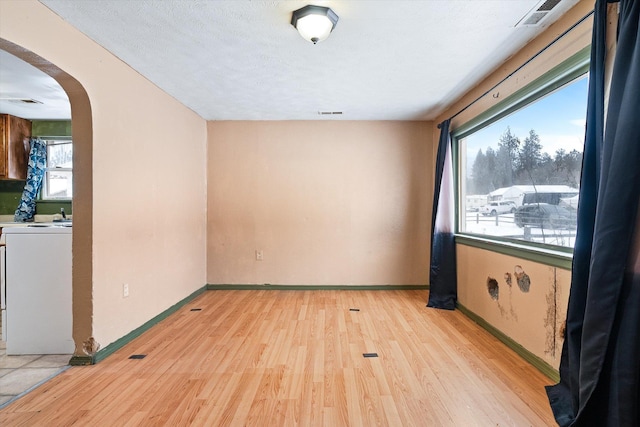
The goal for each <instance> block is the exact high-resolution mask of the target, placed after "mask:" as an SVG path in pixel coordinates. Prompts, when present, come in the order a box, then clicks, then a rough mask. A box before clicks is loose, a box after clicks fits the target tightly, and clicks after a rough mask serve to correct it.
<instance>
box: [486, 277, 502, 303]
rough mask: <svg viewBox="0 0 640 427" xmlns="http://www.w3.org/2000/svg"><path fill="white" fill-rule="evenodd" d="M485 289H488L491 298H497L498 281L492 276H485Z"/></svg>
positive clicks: (498, 290)
mask: <svg viewBox="0 0 640 427" xmlns="http://www.w3.org/2000/svg"><path fill="white" fill-rule="evenodd" d="M487 291H489V296H490V297H491V299H494V300H497V299H498V297H499V293H500V286H499V285H498V281H497V280H496V279H494V278H493V277H487Z"/></svg>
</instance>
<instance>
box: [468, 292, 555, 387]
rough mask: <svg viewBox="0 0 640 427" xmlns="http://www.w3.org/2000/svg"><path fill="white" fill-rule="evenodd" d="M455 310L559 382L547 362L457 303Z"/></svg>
mask: <svg viewBox="0 0 640 427" xmlns="http://www.w3.org/2000/svg"><path fill="white" fill-rule="evenodd" d="M457 308H458V310H460V312H462V313H463V314H464V315H465V316H467V317H468V318H470V319H471V320H473V321H474V322H476V323H477V324H478V325H480V326H481V327H482V328H484V329H485V330H486V331H487V332H489V333H490V334H491V335H493V336H494V337H496V338H497V339H499V340H500V341H502V343H503V344H505V345H506V346H507V347H509V348H510V349H511V350H513V351H515V352H516V353H517V354H518V355H519V356H520V357H522V358H523V359H524V360H526V361H527V362H529V363H530V364H531V365H533V366H534V367H535V368H537V369H538V370H539V371H540V372H542V373H543V374H545V375H546V376H547V377H549V378H550V379H551V380H553V381H554V382H556V383H557V382H559V381H560V374H559V373H558V371H557V370H556V369H554V368H553V367H551V365H549V364H548V363H547V362H545V361H544V360H542V359H541V358H539V357H538V356H536V355H535V354H533V353H531V352H530V351H529V350H527V349H526V348H524V347H523V346H522V345H520V344H518V343H517V342H516V341H514V340H513V339H512V338H509V337H508V336H507V335H505V334H504V333H503V332H502V331H500V330H499V329H497V328H496V327H495V326H493V325H491V324H490V323H489V322H487V321H486V320H484V319H483V318H482V317H480V316H478V315H477V314H475V313H474V312H473V311H471V310H469V309H468V308H466V307H465V306H463V305H462V304H460V303H459V302H458V303H457Z"/></svg>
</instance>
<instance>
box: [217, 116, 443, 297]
mask: <svg viewBox="0 0 640 427" xmlns="http://www.w3.org/2000/svg"><path fill="white" fill-rule="evenodd" d="M430 128H431V123H428V122H348V121H307V122H304V121H299V122H295V121H294V122H209V123H208V141H209V142H208V144H209V152H208V159H209V167H208V174H209V175H208V197H207V198H208V253H207V265H208V270H207V271H208V274H207V282H208V283H210V284H265V283H269V284H281V285H420V284H422V285H424V284H426V283H427V282H428V265H429V263H428V256H429V246H428V245H429V228H430V221H431V220H430V211H431V200H432V190H431V179H432V178H431V175H432V174H433V172H432V168H431V167H429V165H431V164H432V158H431V151H432V139H431V134H430V132H429V130H430ZM256 250H261V251H263V255H264V259H263V260H262V261H257V260H256V256H255V251H256Z"/></svg>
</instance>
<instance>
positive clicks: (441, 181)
mask: <svg viewBox="0 0 640 427" xmlns="http://www.w3.org/2000/svg"><path fill="white" fill-rule="evenodd" d="M450 123H451V121H450V120H445V121H444V122H442V124H440V141H439V143H438V154H437V157H436V176H435V180H434V183H435V186H434V187H435V188H434V190H433V213H432V215H431V270H430V275H429V288H430V290H429V302H428V304H427V307H433V308H442V309H446V310H453V309H455V308H456V301H457V299H458V290H457V280H456V247H455V240H454V235H453V232H454V220H455V218H454V215H455V208H454V181H453V160H452V154H451V148H452V147H451V135H450V134H449V125H450Z"/></svg>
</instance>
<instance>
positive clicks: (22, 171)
mask: <svg viewBox="0 0 640 427" xmlns="http://www.w3.org/2000/svg"><path fill="white" fill-rule="evenodd" d="M30 137H31V121H30V120H26V119H21V118H20V117H15V116H11V115H9V114H0V179H27V163H28V161H29V150H30V149H31V147H30V143H29V138H30Z"/></svg>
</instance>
